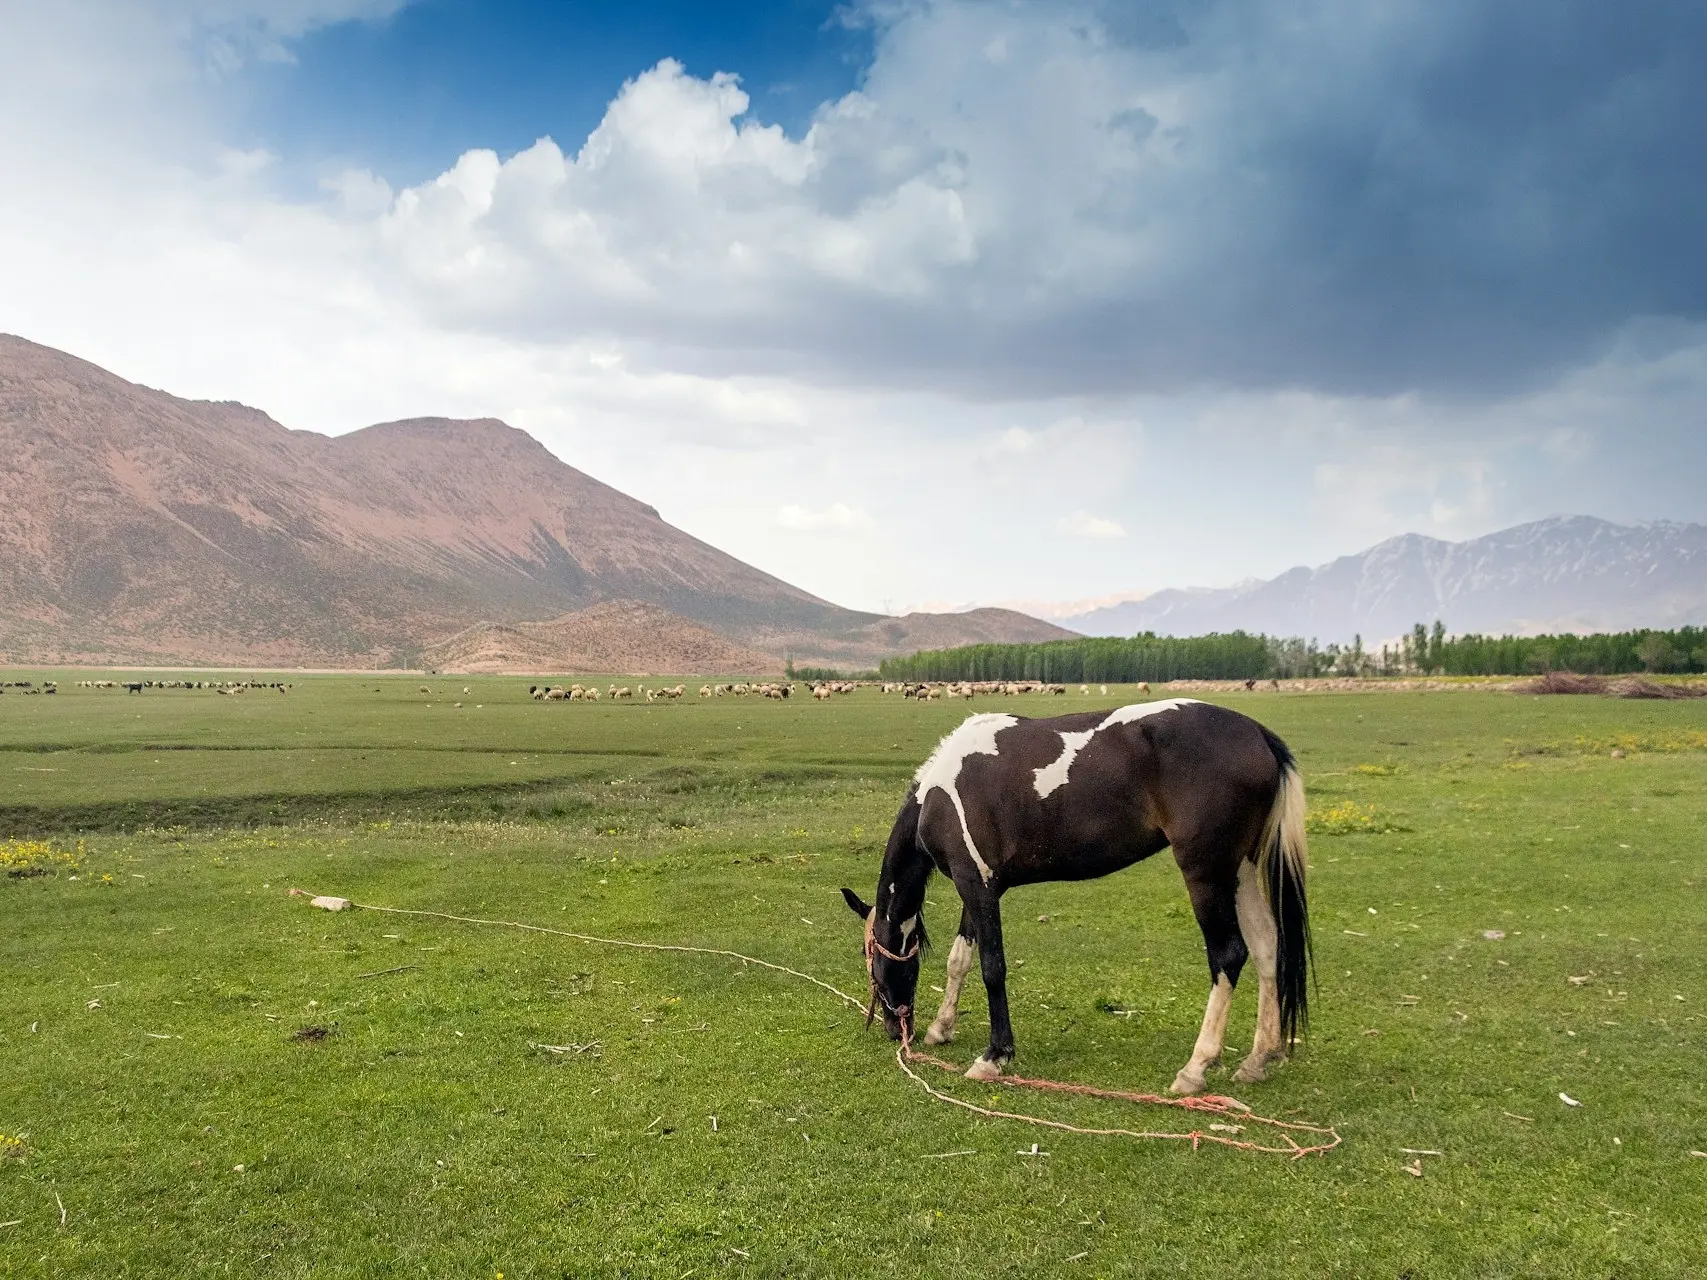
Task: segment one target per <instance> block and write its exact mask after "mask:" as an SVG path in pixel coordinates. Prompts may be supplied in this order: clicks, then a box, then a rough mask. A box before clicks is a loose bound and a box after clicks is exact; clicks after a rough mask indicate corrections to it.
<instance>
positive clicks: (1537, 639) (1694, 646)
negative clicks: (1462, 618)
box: [1436, 627, 1707, 676]
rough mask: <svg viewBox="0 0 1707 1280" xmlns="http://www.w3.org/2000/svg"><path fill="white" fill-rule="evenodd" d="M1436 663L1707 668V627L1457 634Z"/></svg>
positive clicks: (1463, 668) (1488, 670)
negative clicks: (1602, 632) (1594, 632)
mask: <svg viewBox="0 0 1707 1280" xmlns="http://www.w3.org/2000/svg"><path fill="white" fill-rule="evenodd" d="M1436 665H1437V667H1438V669H1439V670H1441V671H1443V672H1444V673H1445V674H1447V675H1452V676H1503V675H1528V674H1530V673H1540V672H1543V671H1575V672H1578V673H1579V674H1582V675H1600V676H1615V675H1625V674H1630V673H1633V672H1638V671H1649V672H1675V673H1684V672H1701V671H1707V627H1680V628H1679V629H1678V630H1676V631H1620V632H1616V633H1614V634H1605V635H1589V636H1577V635H1570V634H1568V633H1567V634H1565V635H1557V636H1479V635H1466V636H1454V637H1452V638H1451V639H1449V640H1447V641H1446V642H1445V644H1444V645H1442V647H1441V649H1440V653H1439V660H1438V662H1437V664H1436Z"/></svg>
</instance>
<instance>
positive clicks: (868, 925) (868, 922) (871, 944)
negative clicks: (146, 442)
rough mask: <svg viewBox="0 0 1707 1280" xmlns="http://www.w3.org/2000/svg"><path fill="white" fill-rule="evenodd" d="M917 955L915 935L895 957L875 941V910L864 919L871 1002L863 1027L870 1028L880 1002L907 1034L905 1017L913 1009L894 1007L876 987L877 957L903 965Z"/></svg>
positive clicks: (917, 947) (868, 1005)
mask: <svg viewBox="0 0 1707 1280" xmlns="http://www.w3.org/2000/svg"><path fill="white" fill-rule="evenodd" d="M918 954H919V937H918V935H917V934H915V935H914V936H913V943H912V945H911V946H910V947H907V948H905V949H904V950H903V952H902V954H900V955H896V954H895V953H894V952H893V951H891V950H890V949H889V948H888V947H886V946H884V945H883V944H882V943H881V942H879V941H878V940H877V908H876V907H873V908H872V909H871V914H870V915H868V916H866V918H865V976H866V978H867V980H868V981H869V982H870V983H871V1001H870V1003H869V1004H867V1005H866V1006H865V1025H866V1027H867V1029H869V1028H870V1027H871V1020H872V1019H873V1018H875V1017H876V1016H877V1005H878V1002H879V1001H882V1003H883V1007H884V1008H885V1009H887V1010H888V1011H889V1012H890V1013H891V1014H892V1015H893V1016H894V1018H895V1020H896V1021H897V1022H899V1023H900V1024H901V1032H902V1034H903V1035H905V1034H906V1033H907V1030H908V1025H907V1017H908V1015H909V1014H910V1013H912V1011H913V1007H912V1006H911V1005H906V1004H904V1005H900V1006H896V1005H892V1004H890V1003H889V1000H888V998H887V997H886V996H885V995H884V994H883V991H882V988H880V987H879V986H878V985H877V957H878V956H882V957H884V958H885V959H887V960H894V961H896V962H898V963H904V962H905V961H908V960H914V959H917V958H918Z"/></svg>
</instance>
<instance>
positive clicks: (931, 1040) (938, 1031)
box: [925, 1022, 954, 1044]
mask: <svg viewBox="0 0 1707 1280" xmlns="http://www.w3.org/2000/svg"><path fill="white" fill-rule="evenodd" d="M953 1040H954V1028H953V1027H950V1028H949V1029H948V1030H947V1031H944V1030H943V1029H942V1028H941V1027H939V1026H937V1024H936V1023H934V1022H933V1023H931V1025H930V1026H929V1027H927V1028H926V1029H925V1043H926V1044H949V1043H952V1042H953Z"/></svg>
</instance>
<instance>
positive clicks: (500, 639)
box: [421, 600, 783, 675]
mask: <svg viewBox="0 0 1707 1280" xmlns="http://www.w3.org/2000/svg"><path fill="white" fill-rule="evenodd" d="M421 664H422V665H423V666H425V667H430V668H432V669H434V670H436V671H446V672H456V673H458V674H461V673H473V672H480V671H512V672H520V673H525V674H530V675H531V674H536V673H537V674H539V675H554V674H557V673H560V672H588V673H612V674H617V673H623V674H631V675H669V674H676V673H681V674H688V673H695V674H707V675H780V674H782V669H783V664H782V663H781V662H780V661H778V659H777V658H776V657H775V656H774V655H772V654H768V653H761V652H759V651H758V650H757V649H749V648H747V647H746V646H745V645H740V644H736V643H735V642H734V641H733V640H730V639H728V638H727V637H725V636H721V635H718V634H717V632H715V631H713V630H711V629H710V628H709V627H702V626H700V625H699V624H698V623H696V622H689V621H688V620H687V619H686V618H682V617H678V616H677V615H676V614H673V613H671V612H670V611H669V610H667V609H660V608H659V607H658V606H657V605H655V604H642V603H640V602H639V601H635V600H613V601H610V602H609V603H606V604H596V605H594V606H593V607H592V608H590V609H583V610H582V611H581V612H579V613H568V614H564V615H563V616H562V617H561V618H552V619H551V620H550V621H548V622H507V623H506V622H483V623H480V624H479V625H478V626H474V627H470V628H469V629H468V630H466V631H459V632H458V633H457V634H456V635H454V636H451V637H450V638H449V639H447V640H441V641H440V642H439V643H437V644H435V645H432V646H430V647H429V648H427V649H426V650H425V651H423V653H422V654H421Z"/></svg>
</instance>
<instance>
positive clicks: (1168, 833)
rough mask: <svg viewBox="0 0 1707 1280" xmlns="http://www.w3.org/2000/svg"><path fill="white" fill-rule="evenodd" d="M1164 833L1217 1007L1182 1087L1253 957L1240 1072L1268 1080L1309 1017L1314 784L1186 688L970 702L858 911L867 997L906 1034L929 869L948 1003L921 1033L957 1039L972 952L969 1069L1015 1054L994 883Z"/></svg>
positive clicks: (1005, 885)
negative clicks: (1144, 694)
mask: <svg viewBox="0 0 1707 1280" xmlns="http://www.w3.org/2000/svg"><path fill="white" fill-rule="evenodd" d="M1170 846H1172V848H1173V853H1174V861H1175V862H1177V863H1178V864H1179V869H1180V872H1181V873H1182V874H1183V875H1184V877H1185V884H1186V890H1187V892H1188V893H1189V894H1190V897H1191V906H1192V910H1193V911H1194V912H1195V913H1196V915H1197V923H1198V925H1199V927H1200V928H1201V929H1202V930H1203V941H1204V944H1205V946H1206V948H1207V950H1208V954H1209V981H1210V992H1209V1005H1208V1008H1207V1010H1206V1011H1205V1012H1204V1015H1203V1029H1202V1031H1201V1032H1200V1033H1199V1034H1198V1037H1197V1045H1196V1047H1195V1048H1194V1049H1193V1050H1192V1054H1191V1060H1190V1061H1189V1062H1187V1063H1186V1064H1185V1066H1184V1067H1182V1068H1181V1069H1180V1071H1179V1074H1178V1075H1177V1076H1176V1077H1175V1078H1174V1082H1173V1090H1174V1092H1175V1093H1199V1092H1201V1091H1202V1090H1203V1087H1204V1072H1205V1071H1206V1069H1207V1068H1208V1067H1209V1066H1210V1065H1211V1064H1213V1063H1215V1062H1216V1061H1218V1060H1219V1058H1220V1056H1221V1046H1222V1042H1223V1040H1224V1039H1225V1036H1226V1029H1227V1009H1228V1005H1229V1004H1230V1002H1231V1000H1232V996H1233V988H1234V986H1235V985H1236V984H1237V983H1238V981H1239V974H1240V972H1241V971H1242V970H1243V968H1244V966H1245V961H1246V960H1247V959H1248V960H1252V961H1254V962H1255V964H1256V970H1257V980H1258V984H1259V985H1258V1001H1257V1030H1256V1041H1255V1043H1254V1045H1253V1046H1252V1048H1251V1052H1250V1054H1249V1056H1248V1057H1246V1058H1245V1060H1244V1062H1243V1063H1242V1064H1241V1065H1240V1067H1239V1069H1238V1071H1237V1072H1236V1073H1235V1075H1234V1077H1233V1078H1234V1079H1235V1080H1236V1081H1238V1082H1240V1083H1251V1082H1253V1081H1258V1080H1261V1079H1263V1078H1264V1077H1265V1075H1266V1074H1267V1066H1268V1064H1269V1063H1270V1062H1271V1061H1273V1060H1274V1059H1276V1058H1279V1057H1282V1056H1284V1055H1285V1053H1286V1051H1287V1049H1288V1048H1289V1047H1290V1046H1291V1045H1292V1044H1293V1043H1294V1041H1295V1040H1296V1038H1297V1035H1298V1032H1299V1031H1300V1030H1301V1028H1302V1026H1303V1024H1304V1020H1305V1016H1306V1005H1307V994H1308V993H1307V990H1306V985H1307V981H1308V970H1309V964H1310V922H1309V914H1308V908H1307V904H1306V901H1305V892H1304V870H1305V845H1304V786H1303V782H1302V781H1301V779H1300V778H1299V774H1298V766H1297V763H1296V762H1295V761H1294V759H1293V756H1292V752H1291V751H1290V750H1289V749H1288V748H1287V746H1286V744H1285V743H1284V742H1282V741H1281V740H1280V739H1279V738H1278V737H1276V736H1275V735H1274V734H1273V733H1271V732H1269V730H1267V729H1265V728H1264V727H1263V726H1262V725H1260V724H1258V723H1257V722H1256V721H1255V720H1252V719H1250V718H1249V717H1248V716H1243V715H1240V714H1239V713H1238V712H1236V711H1230V710H1228V709H1227V708H1225V707H1218V706H1214V705H1212V704H1210V703H1206V702H1198V701H1195V700H1194V699H1190V698H1171V699H1168V700H1166V701H1162V702H1146V703H1139V704H1137V705H1134V706H1128V707H1119V708H1116V709H1115V710H1113V711H1092V712H1083V713H1080V714H1078V715H1069V716H1057V717H1054V718H1052V719H1046V720H1028V719H1022V718H1021V717H1019V716H1012V715H976V716H972V717H971V718H970V719H968V720H967V721H965V723H963V724H962V725H961V726H960V727H959V728H958V729H956V730H955V731H954V732H953V733H951V734H949V735H948V736H947V737H946V738H944V739H943V740H942V742H941V743H940V744H939V745H938V746H937V749H936V750H935V751H934V752H932V753H931V757H930V759H928V760H926V761H925V763H924V764H923V766H921V767H920V769H919V771H918V773H917V774H916V775H915V776H914V781H913V785H912V787H911V788H909V790H908V792H907V800H906V803H905V804H903V805H902V807H901V812H900V814H899V816H898V817H897V818H896V819H895V826H894V829H893V830H892V831H891V832H890V834H889V845H888V848H887V850H886V851H885V852H884V855H883V869H882V872H881V873H880V875H879V877H878V882H877V898H876V902H875V903H874V904H873V905H871V906H867V905H866V904H865V903H864V902H862V901H861V900H860V898H859V895H857V894H856V893H854V892H853V891H852V890H851V889H843V890H842V894H843V896H844V897H845V898H846V899H847V902H848V905H849V906H850V907H852V908H853V910H854V912H855V913H856V914H857V915H859V916H861V917H863V918H864V920H865V922H866V924H865V937H866V944H865V945H866V958H867V965H868V968H869V970H870V974H871V988H872V1001H873V1005H874V1007H876V1006H880V1007H881V1009H882V1012H883V1019H884V1024H885V1025H886V1027H887V1028H888V1030H889V1034H890V1035H891V1036H892V1037H895V1038H897V1039H898V1038H900V1037H901V1036H902V1035H903V1034H905V1035H906V1036H907V1037H908V1038H909V1039H910V1038H911V1036H912V1031H913V1023H912V1017H913V1014H912V1010H913V1001H914V995H915V993H916V992H917V990H918V982H919V953H920V950H921V948H922V947H923V945H924V943H925V926H924V919H923V917H922V915H921V914H920V913H921V909H922V908H923V906H924V898H925V883H926V881H927V880H929V878H930V874H931V871H932V870H933V869H935V870H938V871H941V872H942V873H943V874H944V875H946V876H947V877H948V878H949V879H951V880H952V881H954V887H955V888H956V889H958V890H959V891H960V900H961V903H962V911H961V915H960V929H959V932H958V934H957V936H956V937H955V939H954V945H953V947H952V948H951V949H950V951H949V955H948V980H947V983H946V986H945V990H944V994H943V999H942V1007H941V1009H940V1010H939V1011H938V1012H937V1015H936V1020H935V1021H934V1022H932V1023H931V1025H930V1028H929V1030H927V1031H926V1032H925V1037H924V1040H925V1043H926V1044H942V1043H944V1042H946V1041H948V1040H952V1039H953V1038H954V1022H955V1015H956V1010H957V1007H958V1004H959V999H960V987H961V984H962V982H964V980H965V978H966V974H967V973H968V971H969V970H970V969H971V968H972V957H973V955H974V953H976V954H977V956H978V958H979V963H980V967H981V969H982V972H983V977H984V988H985V990H986V992H987V993H988V995H989V1005H990V1045H989V1048H987V1049H986V1050H984V1052H983V1053H982V1054H981V1055H980V1056H979V1058H978V1060H977V1061H976V1062H974V1063H973V1064H972V1068H971V1069H970V1070H969V1071H968V1072H967V1073H966V1074H967V1075H968V1076H969V1077H971V1078H972V1079H975V1080H989V1079H993V1078H994V1077H996V1076H997V1075H999V1074H1000V1072H1001V1070H1002V1068H1003V1067H1004V1066H1006V1065H1007V1064H1008V1063H1009V1062H1010V1061H1012V1059H1013V1055H1014V1034H1013V1027H1012V1025H1011V1023H1010V1022H1009V1018H1008V996H1007V961H1006V959H1005V957H1004V955H1003V951H1002V913H1001V899H1002V894H1003V893H1004V892H1006V891H1007V890H1008V889H1011V888H1013V887H1014V886H1016V885H1024V884H1037V883H1039V882H1042V881H1048V880H1088V879H1092V878H1094V877H1097V876H1105V875H1108V874H1109V873H1110V872H1112V871H1118V870H1120V869H1121V868H1123V867H1128V866H1131V865H1132V864H1133V863H1135V862H1138V861H1140V860H1142V859H1144V858H1148V857H1149V856H1150V855H1151V854H1153V853H1158V852H1160V851H1161V850H1162V849H1165V848H1168V847H1170Z"/></svg>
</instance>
